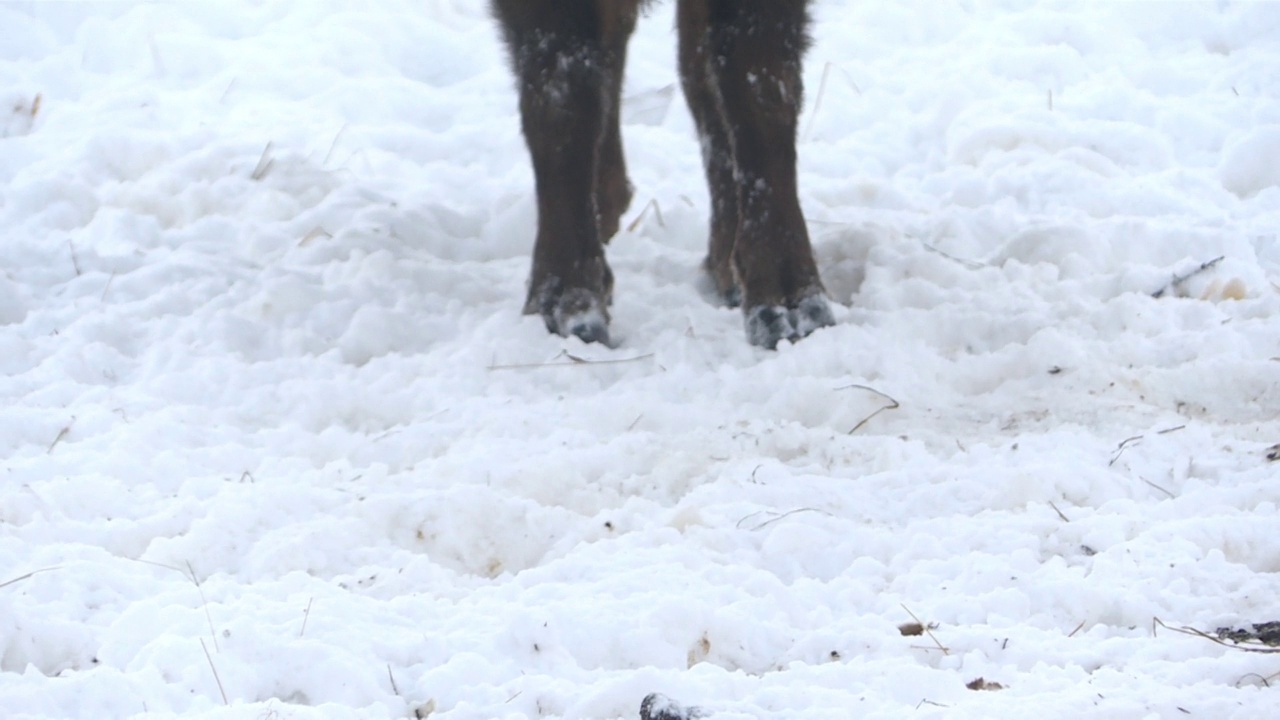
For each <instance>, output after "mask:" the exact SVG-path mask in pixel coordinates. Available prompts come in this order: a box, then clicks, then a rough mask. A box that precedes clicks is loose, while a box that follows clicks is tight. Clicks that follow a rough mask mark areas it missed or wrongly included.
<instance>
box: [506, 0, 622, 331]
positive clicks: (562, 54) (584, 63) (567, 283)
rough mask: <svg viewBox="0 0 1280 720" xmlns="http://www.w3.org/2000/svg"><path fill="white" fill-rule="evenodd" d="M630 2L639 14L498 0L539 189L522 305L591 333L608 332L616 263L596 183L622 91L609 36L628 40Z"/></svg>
mask: <svg viewBox="0 0 1280 720" xmlns="http://www.w3.org/2000/svg"><path fill="white" fill-rule="evenodd" d="M627 5H632V7H631V10H632V13H631V15H632V22H634V5H633V4H632V3H629V2H618V0H494V1H493V8H494V13H495V15H496V16H497V18H498V20H499V22H500V23H501V25H502V30H503V36H504V39H505V40H506V43H507V47H508V49H509V50H510V53H511V60H512V65H513V67H514V69H515V74H516V81H517V84H518V90H519V95H520V118H521V127H522V129H523V131H524V136H525V142H526V144H527V145H528V147H529V155H530V158H531V160H532V162H533V175H534V181H535V184H536V191H537V196H538V232H537V236H536V239H535V241H534V248H533V267H532V270H531V272H530V278H529V294H528V298H527V300H526V302H525V308H524V310H525V312H526V313H529V314H532V313H538V314H540V315H541V316H542V319H543V321H544V322H545V323H546V326H547V329H548V330H550V331H551V332H554V333H558V334H560V335H564V336H566V337H567V336H569V335H576V336H577V337H579V338H581V339H582V340H583V341H585V342H603V343H608V341H609V333H608V322H609V312H608V305H609V301H610V299H611V295H612V292H613V273H612V272H611V271H610V270H609V265H608V263H607V262H606V261H605V256H604V246H603V244H602V242H601V230H602V229H607V227H604V226H605V222H604V220H605V218H603V217H602V216H601V215H600V214H599V205H598V202H597V187H598V183H599V182H600V179H599V177H598V168H599V166H600V162H599V158H600V155H601V147H602V144H603V143H604V140H605V137H606V132H605V128H606V118H607V116H608V112H607V111H608V105H609V97H610V94H611V93H616V92H617V91H616V90H614V89H611V88H610V70H609V68H611V67H615V66H616V67H617V68H618V73H619V76H620V72H621V60H622V58H620V57H618V58H614V57H613V56H612V55H611V53H612V52H616V47H615V48H614V50H611V49H610V48H609V47H607V46H606V43H605V42H604V39H605V38H606V37H610V38H612V37H615V36H617V35H619V34H621V35H622V36H623V38H624V42H625V33H622V32H621V29H622V28H625V26H626V23H625V22H623V20H624V18H623V17H622V14H623V12H624V11H625V10H626V6H627ZM619 151H620V144H619ZM618 157H619V159H620V157H621V156H620V152H619V155H618ZM623 180H624V181H625V172H624V174H623ZM609 212H611V213H612V212H616V213H617V214H621V210H614V209H610V210H609ZM613 222H614V224H615V225H616V219H615V220H614V221H613Z"/></svg>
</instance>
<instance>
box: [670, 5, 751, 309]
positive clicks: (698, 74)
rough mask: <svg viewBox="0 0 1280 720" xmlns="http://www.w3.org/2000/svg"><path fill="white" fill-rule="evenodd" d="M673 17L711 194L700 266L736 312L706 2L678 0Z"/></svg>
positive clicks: (734, 191)
mask: <svg viewBox="0 0 1280 720" xmlns="http://www.w3.org/2000/svg"><path fill="white" fill-rule="evenodd" d="M677 12H678V16H677V26H678V28H679V35H680V50H679V55H680V85H681V87H682V88H683V90H684V98H685V102H686V103H687V104H688V106H689V112H690V114H692V115H693V121H694V124H695V125H696V126H697V128H698V139H699V141H700V144H701V146H702V165H703V168H704V170H705V171H706V175H707V189H708V191H709V193H710V195H711V228H710V240H709V242H708V243H707V257H706V260H705V261H704V262H703V266H704V268H705V269H706V271H707V274H708V275H710V276H711V279H712V281H713V282H714V283H715V288H716V292H717V294H718V295H719V296H720V299H721V300H723V301H724V302H725V304H727V305H729V306H730V307H736V306H737V305H738V304H739V303H740V301H741V299H742V297H741V293H740V290H739V289H738V282H737V279H736V278H735V277H734V271H733V262H732V255H733V246H734V239H735V238H736V236H737V233H738V184H737V181H736V180H735V179H734V169H733V142H732V138H731V136H730V134H729V126H728V125H727V124H726V123H725V120H724V114H723V113H722V112H721V111H720V107H719V103H720V101H719V99H718V97H717V93H716V88H715V85H714V79H713V77H712V74H711V65H710V50H709V48H708V47H707V45H708V42H709V37H708V22H709V18H708V16H707V12H708V8H707V3H706V2H705V0H681V2H680V5H679V8H678V10H677Z"/></svg>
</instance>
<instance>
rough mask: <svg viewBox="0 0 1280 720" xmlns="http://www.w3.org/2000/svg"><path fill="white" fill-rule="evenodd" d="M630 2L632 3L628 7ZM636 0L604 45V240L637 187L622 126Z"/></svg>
mask: <svg viewBox="0 0 1280 720" xmlns="http://www.w3.org/2000/svg"><path fill="white" fill-rule="evenodd" d="M627 4H630V5H631V7H629V8H628V7H626V5H627ZM635 4H636V0H630V1H629V3H627V2H624V3H623V5H622V7H620V8H619V11H618V13H617V18H616V22H615V23H613V24H611V25H609V26H607V27H605V28H604V32H603V34H602V38H601V41H602V45H603V49H604V58H605V61H606V63H607V64H606V65H605V68H604V81H605V90H604V101H605V111H604V136H603V137H602V138H601V140H600V152H599V158H598V161H597V163H596V214H597V223H596V224H597V226H598V227H599V230H600V240H601V241H602V242H606V243H607V242H609V240H611V239H613V236H614V235H615V234H617V232H618V223H619V221H620V220H621V218H622V214H623V213H624V212H626V211H627V207H628V206H629V205H630V204H631V196H632V193H633V188H632V186H631V182H630V181H629V180H628V179H627V163H626V159H625V157H624V155H623V151H622V130H621V128H620V126H619V125H620V118H619V114H618V107H619V106H620V105H621V103H622V75H623V70H624V68H625V67H626V64H627V40H628V39H630V37H631V32H632V31H633V30H634V29H635V25H636V9H635Z"/></svg>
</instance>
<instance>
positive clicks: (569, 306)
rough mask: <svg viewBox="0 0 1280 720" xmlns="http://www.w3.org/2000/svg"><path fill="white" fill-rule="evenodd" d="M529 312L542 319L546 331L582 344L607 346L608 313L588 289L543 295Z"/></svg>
mask: <svg viewBox="0 0 1280 720" xmlns="http://www.w3.org/2000/svg"><path fill="white" fill-rule="evenodd" d="M538 300H539V301H538V302H537V303H536V307H535V308H527V310H530V309H531V310H533V311H534V312H537V313H538V314H539V315H541V316H542V321H543V322H544V323H546V325H547V330H549V331H551V332H553V333H555V334H556V335H560V336H562V337H570V336H573V337H576V338H578V339H579V340H582V342H586V343H600V344H602V345H608V344H609V311H608V310H607V309H605V303H604V302H603V301H602V300H601V299H600V298H599V297H597V296H596V295H595V294H594V293H592V292H591V291H590V290H586V289H583V288H569V289H568V290H565V291H563V292H559V293H553V292H544V293H542V296H541V297H540V298H539V299H538Z"/></svg>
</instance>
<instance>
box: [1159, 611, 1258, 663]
mask: <svg viewBox="0 0 1280 720" xmlns="http://www.w3.org/2000/svg"><path fill="white" fill-rule="evenodd" d="M1151 622H1152V629H1151V630H1152V634H1154V633H1155V625H1159V626H1160V627H1162V628H1165V629H1166V630H1172V631H1174V632H1176V633H1182V634H1183V635H1192V636H1194V637H1199V638H1204V639H1205V640H1208V641H1210V642H1212V643H1216V644H1218V645H1221V646H1223V647H1229V648H1234V649H1236V650H1243V651H1245V652H1253V653H1267V654H1271V653H1280V647H1275V646H1272V645H1263V644H1261V643H1257V644H1254V643H1248V642H1236V641H1232V642H1227V641H1226V640H1223V639H1222V638H1219V637H1217V636H1214V635H1210V634H1209V633H1207V632H1205V631H1203V630H1197V629H1196V628H1193V627H1186V626H1183V627H1174V626H1172V625H1168V624H1166V623H1165V622H1164V621H1163V620H1161V619H1160V618H1158V617H1153V618H1151Z"/></svg>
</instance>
